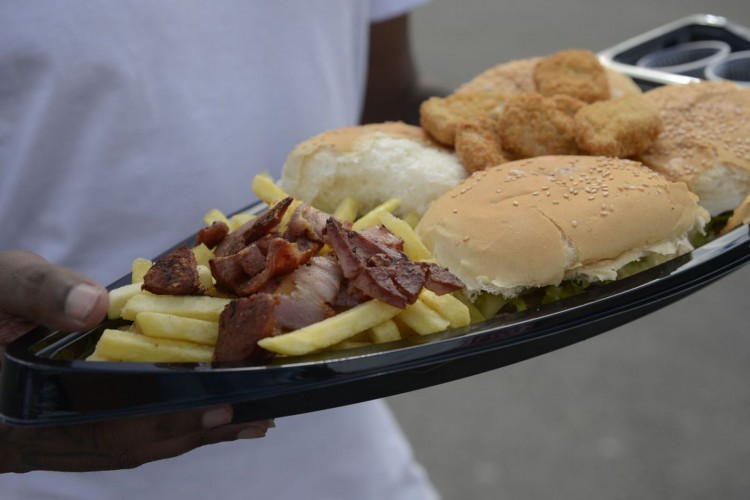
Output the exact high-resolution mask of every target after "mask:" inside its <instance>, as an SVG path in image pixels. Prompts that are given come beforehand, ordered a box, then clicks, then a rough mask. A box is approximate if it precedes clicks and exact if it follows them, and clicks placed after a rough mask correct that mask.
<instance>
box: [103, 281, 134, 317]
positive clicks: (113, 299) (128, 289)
mask: <svg viewBox="0 0 750 500" xmlns="http://www.w3.org/2000/svg"><path fill="white" fill-rule="evenodd" d="M139 293H141V283H131V284H130V285H125V286H121V287H120V288H115V289H114V290H111V291H110V292H109V307H108V308H107V318H109V319H117V318H120V317H122V308H123V307H125V304H127V302H128V301H129V300H130V299H131V298H133V297H134V296H135V295H138V294H139Z"/></svg>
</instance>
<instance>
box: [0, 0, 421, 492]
mask: <svg viewBox="0 0 750 500" xmlns="http://www.w3.org/2000/svg"><path fill="white" fill-rule="evenodd" d="M419 3H422V0H304V1H303V0H274V1H267V0H258V1H252V0H221V1H213V0H109V1H106V0H67V1H64V2H63V1H59V0H34V1H33V2H29V1H27V0H7V1H4V2H2V3H0V249H6V248H24V249H27V250H31V251H34V252H37V253H40V254H41V255H43V256H44V257H46V258H47V259H49V260H50V261H52V262H55V263H58V264H61V265H64V266H66V267H71V268H74V269H78V270H80V271H83V272H85V273H86V274H88V275H89V276H91V277H93V278H94V279H97V280H98V281H100V282H102V283H104V284H108V283H109V282H111V281H113V280H115V279H116V278H118V277H119V276H121V275H123V274H125V273H126V272H128V269H129V266H130V263H131V262H132V260H133V259H134V258H136V257H154V256H155V255H157V254H158V253H160V252H161V251H163V250H165V249H166V248H167V247H169V246H171V245H172V244H174V243H176V242H177V241H178V240H180V239H182V238H184V237H186V236H187V235H189V234H192V233H193V232H195V230H196V228H197V227H198V226H199V225H200V224H202V222H201V221H202V216H203V214H204V213H205V212H206V211H208V210H209V209H211V208H219V209H221V210H223V211H225V212H231V211H234V210H236V209H239V208H241V207H243V206H245V205H247V204H249V203H250V202H251V201H253V199H254V196H253V194H252V192H251V190H250V182H251V180H252V177H253V175H254V174H255V173H257V172H259V171H261V170H269V171H271V172H272V173H273V174H275V175H276V176H278V174H279V169H280V167H281V165H282V164H283V161H284V159H285V157H286V155H287V154H288V153H289V151H291V149H292V148H293V146H294V145H295V144H296V143H298V142H300V141H301V140H304V139H306V138H308V137H310V136H312V135H314V134H316V133H318V132H320V131H322V130H325V129H330V128H335V127H340V126H345V125H351V124H354V123H356V122H357V120H358V117H359V114H360V110H361V106H362V99H363V89H364V83H365V76H366V75H365V72H366V52H367V41H368V38H367V28H368V26H369V24H370V22H372V21H377V20H382V19H387V18H389V17H392V16H395V15H399V14H402V13H404V12H406V11H408V10H409V9H411V8H413V7H414V6H415V5H417V4H419ZM434 496H435V493H434V491H433V490H432V488H431V486H430V484H429V481H427V479H426V477H425V475H424V472H423V471H422V469H421V468H420V467H419V466H418V465H417V464H416V463H415V462H414V461H413V458H412V456H411V451H410V449H409V447H408V444H407V443H406V441H405V440H404V438H403V436H402V435H401V433H400V430H399V429H398V426H397V425H396V424H395V422H394V421H393V419H392V417H391V415H390V413H389V412H388V410H387V408H386V407H385V405H384V404H383V403H382V402H372V403H366V404H362V405H354V406H350V407H345V408H340V409H335V410H328V411H323V412H317V413H313V414H307V415H302V416H297V417H289V418H281V419H278V420H277V426H276V428H275V429H272V430H270V431H269V435H268V436H267V437H266V438H264V439H260V440H250V441H240V442H232V443H224V444H219V445H214V446H208V447H204V448H200V449H197V450H194V451H192V452H190V453H188V454H185V455H183V456H181V457H178V458H175V459H171V460H164V461H159V462H155V463H151V464H146V465H144V466H141V467H139V468H137V469H134V470H126V471H111V472H97V473H84V474H66V473H52V472H33V473H28V474H5V475H2V476H0V498H3V499H4V500H7V499H47V498H56V499H57V498H75V499H88V498H91V499H97V500H100V499H119V498H123V499H126V498H127V499H129V500H130V499H133V498H138V499H141V500H145V499H150V498H159V499H168V498H178V499H181V500H183V499H192V498H209V497H213V498H220V499H221V500H229V499H234V498H263V499H265V498H274V499H277V498H279V499H283V498H295V499H296V498H325V499H333V498H346V499H357V500H360V499H368V498H372V499H385V498H387V499H398V498H403V499H410V500H411V499H420V498H433V497H434Z"/></svg>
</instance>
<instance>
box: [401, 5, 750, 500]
mask: <svg viewBox="0 0 750 500" xmlns="http://www.w3.org/2000/svg"><path fill="white" fill-rule="evenodd" d="M698 13H711V14H717V15H722V16H725V17H727V18H729V19H730V20H732V21H734V22H736V23H738V24H741V25H744V26H750V6H748V3H747V0H731V1H728V0H726V1H725V0H715V1H713V2H710V3H709V2H698V1H686V0H679V1H678V0H663V1H661V2H646V1H644V0H631V1H628V2H617V3H615V2H613V1H612V0H604V1H602V0H578V1H575V2H574V1H572V0H563V1H557V2H543V1H541V0H525V1H524V2H498V1H492V0H468V1H461V2H458V1H449V0H432V2H431V3H430V4H428V5H426V6H424V7H422V8H420V9H418V10H417V11H416V12H415V13H414V15H413V21H412V27H413V42H414V45H415V48H416V58H417V61H418V65H419V68H420V70H421V73H422V75H423V76H424V78H425V80H426V81H429V82H430V83H433V84H437V85H441V86H444V87H446V88H448V89H451V88H454V87H456V86H457V85H459V84H461V83H463V82H465V81H467V80H469V79H470V78H471V77H473V76H474V75H476V74H477V73H480V72H481V71H483V70H484V69H487V68H489V67H490V66H493V65H495V64H498V63H501V62H505V61H508V60H511V59H517V58H523V57H530V56H543V55H548V54H550V53H552V52H556V51H558V50H561V49H565V48H586V49H590V50H592V51H594V52H598V51H600V50H603V49H606V48H609V47H611V46H613V45H615V44H617V43H619V42H622V41H624V40H627V39H628V38H631V37H633V36H635V35H638V34H641V33H643V32H645V31H648V30H651V29H653V28H656V27H659V26H661V25H663V24H665V23H667V22H670V21H674V20H677V19H680V18H682V17H684V16H687V15H690V14H698ZM749 280H750V266H746V267H744V268H743V269H741V270H740V271H737V272H735V273H733V274H731V275H730V276H728V277H725V278H723V279H722V280H720V281H719V282H717V283H715V284H713V285H711V286H709V287H707V288H704V289H702V290H701V291H700V292H697V293H695V294H693V295H691V296H689V297H688V298H686V299H683V300H681V301H680V302H678V303H676V304H674V305H672V306H669V307H667V308H665V309H662V310H660V311H658V312H657V313H653V314H651V315H649V316H646V317H645V318H641V319H639V320H636V321H634V322H631V323H629V324H627V325H626V326H624V327H621V328H618V329H615V330H612V331H610V332H607V333H605V334H603V335H600V336H598V337H595V338H593V339H591V340H587V341H585V342H582V343H579V344H576V345H573V346H570V347H567V348H565V349H562V350H560V351H557V352H554V353H551V354H547V355H544V356H541V357H538V358H535V359H532V360H529V361H526V362H523V363H519V364H516V365H512V366H509V367H506V368H502V369H499V370H495V371H493V372H489V373H485V374H482V375H478V376H474V377H471V378H467V379H463V380H459V381H455V382H450V383H447V384H443V385H440V386H436V387H433V388H429V389H424V390H420V391H416V392H412V393H407V394H403V395H399V396H395V397H392V398H389V402H390V403H391V406H392V408H393V410H394V412H395V413H396V416H397V417H398V418H399V420H400V422H401V424H402V425H403V427H404V430H405V432H406V433H407V434H408V436H409V437H410V439H411V441H412V443H413V446H414V449H415V453H416V455H417V456H418V458H419V459H420V460H421V461H422V463H423V464H425V466H426V468H427V469H428V472H429V473H430V475H431V477H432V478H433V480H434V482H435V483H436V484H437V486H438V488H439V489H440V490H441V492H442V494H443V496H444V498H446V499H514V500H537V499H551V498H554V499H557V500H568V499H570V500H573V499H576V500H580V499H633V498H638V499H641V500H644V499H661V500H664V499H681V500H691V499H696V500H697V499H722V500H729V499H747V498H750V473H749V472H748V471H750V328H749V327H748V325H750V301H748V298H749V297H750V294H748V285H747V283H748V281H749Z"/></svg>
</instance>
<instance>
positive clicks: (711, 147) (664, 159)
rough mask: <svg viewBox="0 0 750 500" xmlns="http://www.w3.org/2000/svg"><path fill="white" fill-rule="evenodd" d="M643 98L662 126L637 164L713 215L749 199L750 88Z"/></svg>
mask: <svg viewBox="0 0 750 500" xmlns="http://www.w3.org/2000/svg"><path fill="white" fill-rule="evenodd" d="M644 95H645V96H646V97H647V98H648V99H649V100H650V101H651V102H652V103H653V104H654V105H655V106H656V108H657V109H658V110H659V115H660V117H661V120H662V123H663V125H664V126H663V130H662V132H661V134H660V135H659V137H658V138H657V139H656V141H655V142H654V144H653V145H652V146H651V148H650V149H649V150H648V151H647V152H646V153H644V154H643V155H642V156H641V158H640V160H641V161H642V162H643V163H645V164H646V165H648V166H649V167H651V168H653V169H654V170H656V171H658V172H660V173H662V174H664V175H665V176H666V177H668V178H669V179H672V180H678V181H683V182H685V183H687V185H688V186H689V187H690V189H691V190H692V191H693V192H695V193H696V194H697V195H698V197H699V198H700V203H701V205H703V206H704V207H705V208H706V209H707V210H708V211H709V212H710V213H711V215H712V216H714V215H718V214H720V213H722V212H726V211H729V210H734V209H735V208H736V207H737V206H738V205H739V204H740V203H741V202H742V200H743V199H744V198H745V197H746V196H747V195H748V194H750V89H746V88H740V87H738V86H736V85H734V84H732V83H728V82H700V83H691V84H688V85H664V86H662V87H658V88H656V89H653V90H650V91H648V92H646V93H645V94H644Z"/></svg>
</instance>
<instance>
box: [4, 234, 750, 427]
mask: <svg viewBox="0 0 750 500" xmlns="http://www.w3.org/2000/svg"><path fill="white" fill-rule="evenodd" d="M748 260H750V232H749V231H748V226H741V227H739V228H736V229H735V230H734V231H732V232H730V233H729V234H727V235H724V236H722V237H721V238H718V239H716V240H714V241H713V242H711V243H709V244H707V245H705V246H703V247H701V248H699V249H697V250H694V251H693V252H691V253H689V254H686V255H684V256H682V257H679V258H677V259H674V260H672V261H669V262H667V263H665V264H662V265H660V266H657V267H654V268H652V269H649V270H647V271H644V272H641V273H638V274H636V275H633V276H630V277H628V278H625V279H622V280H619V281H616V282H614V283H611V284H608V285H605V286H598V287H590V288H589V289H587V290H586V291H585V292H583V293H582V294H580V295H577V296H575V297H571V298H569V299H566V300H563V301H560V302H557V303H553V304H548V305H545V306H542V307H541V308H539V309H538V310H533V311H525V312H522V313H513V314H501V315H498V316H497V317H495V318H493V319H491V320H488V321H485V322H482V323H478V324H475V325H472V326H470V327H465V328H460V329H455V330H448V331H445V332H443V333H439V334H435V335H431V336H426V337H421V338H419V339H418V340H417V341H416V342H415V341H412V342H411V343H409V342H406V341H400V342H394V343H390V344H382V345H376V346H371V347H366V348H359V349H352V350H347V351H337V352H328V353H325V354H318V355H309V356H304V357H296V358H276V359H275V360H274V361H273V362H272V363H271V364H268V365H253V364H248V363H194V364H193V363H171V364H170V363H119V362H118V363H113V362H91V361H83V360H82V359H83V358H84V357H85V356H87V355H88V354H90V353H91V352H92V351H93V349H94V346H95V344H96V341H97V339H98V338H99V335H100V334H101V332H102V331H103V329H104V328H106V327H116V326H117V325H118V323H117V322H112V321H105V322H104V323H103V324H102V325H100V326H99V327H98V328H96V329H94V330H91V331H88V332H78V333H73V334H64V333H61V332H52V331H49V330H46V329H37V330H35V331H33V332H31V333H29V334H27V335H25V336H23V337H21V338H20V339H19V340H18V341H16V342H15V343H13V344H12V345H11V346H9V348H8V350H7V352H6V354H5V360H4V364H3V369H2V378H1V379H0V395H1V396H2V397H1V398H0V417H2V420H3V421H4V422H6V423H10V424H14V425H35V426H40V425H58V424H64V423H75V422H86V421H95V420H102V419H109V418H117V417H124V416H133V415H142V414H149V413H157V412H165V411H173V410H178V409H185V408H193V407H199V406H205V405H212V404H218V403H232V404H234V405H235V420H236V421H238V422H239V421H248V420H256V419H265V418H273V417H281V416H286V415H292V414H298V413H304V412H309V411H315V410H322V409H326V408H332V407H336V406H342V405H347V404H351V403H357V402H362V401H367V400H371V399H377V398H381V397H385V396H391V395H395V394H400V393H404V392H407V391H411V390H414V389H420V388H423V387H428V386H432V385H436V384H440V383H443V382H448V381H451V380H456V379H459V378H462V377H467V376H470V375H475V374H478V373H482V372H485V371H488V370H493V369H496V368H500V367H503V366H506V365H510V364H512V363H516V362H519V361H522V360H525V359H529V358H533V357H535V356H539V355H541V354H545V353H547V352H550V351H554V350H556V349H560V348H562V347H565V346H568V345H570V344H573V343H575V342H579V341H581V340H584V339H587V338H589V337H592V336H595V335H598V334H600V333H603V332H606V331H608V330H610V329H613V328H615V327H617V326H620V325H623V324H625V323H627V322H629V321H633V320H635V319H637V318H639V317H641V316H644V315H645V314H648V313H650V312H652V311H655V310H657V309H660V308H662V307H664V306H666V305H668V304H670V303H672V302H674V301H676V300H678V299H680V298H682V297H684V296H686V295H688V294H690V293H693V292H695V291H696V290H698V289H700V288H702V287H704V286H706V285H708V284H710V283H712V282H713V281H715V280H717V279H718V278H720V277H722V276H724V275H726V274H727V273H730V272H732V271H734V270H736V269H738V268H739V267H741V266H742V265H743V264H745V263H746V262H748ZM126 282H129V276H125V277H123V278H122V280H120V281H118V282H117V283H115V284H113V286H119V285H121V284H124V283H126Z"/></svg>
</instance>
